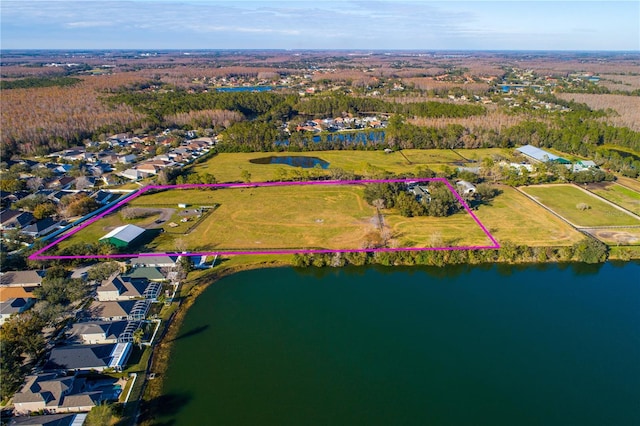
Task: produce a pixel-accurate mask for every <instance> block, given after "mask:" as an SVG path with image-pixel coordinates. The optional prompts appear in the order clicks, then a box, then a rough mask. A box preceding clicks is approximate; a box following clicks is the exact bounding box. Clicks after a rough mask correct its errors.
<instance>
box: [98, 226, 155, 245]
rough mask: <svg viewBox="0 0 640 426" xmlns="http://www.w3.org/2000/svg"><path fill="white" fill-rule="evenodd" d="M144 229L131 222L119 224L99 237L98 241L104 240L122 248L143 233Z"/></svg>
mask: <svg viewBox="0 0 640 426" xmlns="http://www.w3.org/2000/svg"><path fill="white" fill-rule="evenodd" d="M144 231H145V230H144V228H140V227H139V226H135V225H131V224H129V225H124V226H119V227H117V228H116V229H114V230H112V231H111V232H109V233H108V234H107V235H105V236H104V237H102V238H100V241H106V242H108V243H111V244H113V245H114V246H116V247H118V248H123V247H127V246H129V245H131V243H133V241H134V240H136V239H137V238H139V237H140V236H141V235H142V234H144Z"/></svg>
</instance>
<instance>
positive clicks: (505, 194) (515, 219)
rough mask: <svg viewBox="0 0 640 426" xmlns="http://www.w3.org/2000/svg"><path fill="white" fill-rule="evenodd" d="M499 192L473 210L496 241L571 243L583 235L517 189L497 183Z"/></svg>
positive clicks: (538, 243)
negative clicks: (500, 192) (486, 203)
mask: <svg viewBox="0 0 640 426" xmlns="http://www.w3.org/2000/svg"><path fill="white" fill-rule="evenodd" d="M500 190H501V191H502V194H500V195H498V196H497V197H496V198H495V199H493V200H492V201H491V204H490V205H482V206H480V207H479V208H478V211H476V212H474V213H475V215H476V216H477V217H478V219H480V221H481V222H482V224H483V225H484V226H485V227H486V228H487V229H488V230H489V232H491V234H492V235H493V236H494V237H495V238H496V239H497V240H498V242H504V241H511V242H513V243H515V244H524V245H529V246H546V245H549V246H554V245H557V246H562V245H572V244H573V243H575V242H577V241H580V240H581V239H583V238H584V236H583V235H582V234H581V233H580V232H578V231H576V230H575V229H573V228H572V227H571V226H570V225H568V224H567V223H565V222H564V221H562V220H561V219H559V218H558V217H556V216H554V215H553V214H551V213H549V212H548V211H547V210H545V209H544V208H542V207H541V206H539V205H538V204H536V203H534V202H533V201H531V200H530V199H529V198H527V197H526V196H524V195H522V194H520V193H519V192H518V191H517V190H515V189H513V188H511V187H508V186H500Z"/></svg>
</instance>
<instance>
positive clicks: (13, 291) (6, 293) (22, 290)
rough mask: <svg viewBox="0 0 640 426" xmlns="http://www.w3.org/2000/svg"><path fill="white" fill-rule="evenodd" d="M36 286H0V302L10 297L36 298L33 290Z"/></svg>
mask: <svg viewBox="0 0 640 426" xmlns="http://www.w3.org/2000/svg"><path fill="white" fill-rule="evenodd" d="M36 288H37V287H7V286H0V302H6V301H7V300H10V299H20V298H22V299H36V297H34V295H33V290H35V289H36Z"/></svg>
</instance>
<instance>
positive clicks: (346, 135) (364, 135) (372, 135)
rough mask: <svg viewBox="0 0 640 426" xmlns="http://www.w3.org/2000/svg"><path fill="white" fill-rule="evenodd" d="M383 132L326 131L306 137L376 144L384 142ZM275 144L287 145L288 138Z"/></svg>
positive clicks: (330, 141)
mask: <svg viewBox="0 0 640 426" xmlns="http://www.w3.org/2000/svg"><path fill="white" fill-rule="evenodd" d="M384 137H385V133H384V131H382V130H377V131H372V130H363V131H359V132H342V133H326V134H324V135H322V136H320V135H315V136H310V137H308V138H306V140H307V142H313V143H320V142H327V143H334V142H339V143H343V142H346V143H355V144H362V145H367V144H374V145H375V144H378V143H382V142H384ZM275 144H276V145H289V140H283V141H276V142H275Z"/></svg>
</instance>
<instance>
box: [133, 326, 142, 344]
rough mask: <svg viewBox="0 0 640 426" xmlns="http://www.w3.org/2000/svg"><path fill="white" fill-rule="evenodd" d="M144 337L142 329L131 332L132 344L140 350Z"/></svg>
mask: <svg viewBox="0 0 640 426" xmlns="http://www.w3.org/2000/svg"><path fill="white" fill-rule="evenodd" d="M143 337H144V330H143V329H142V327H140V328H138V329H137V330H136V331H134V332H133V343H134V344H135V345H138V347H139V348H140V349H142V338H143Z"/></svg>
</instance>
